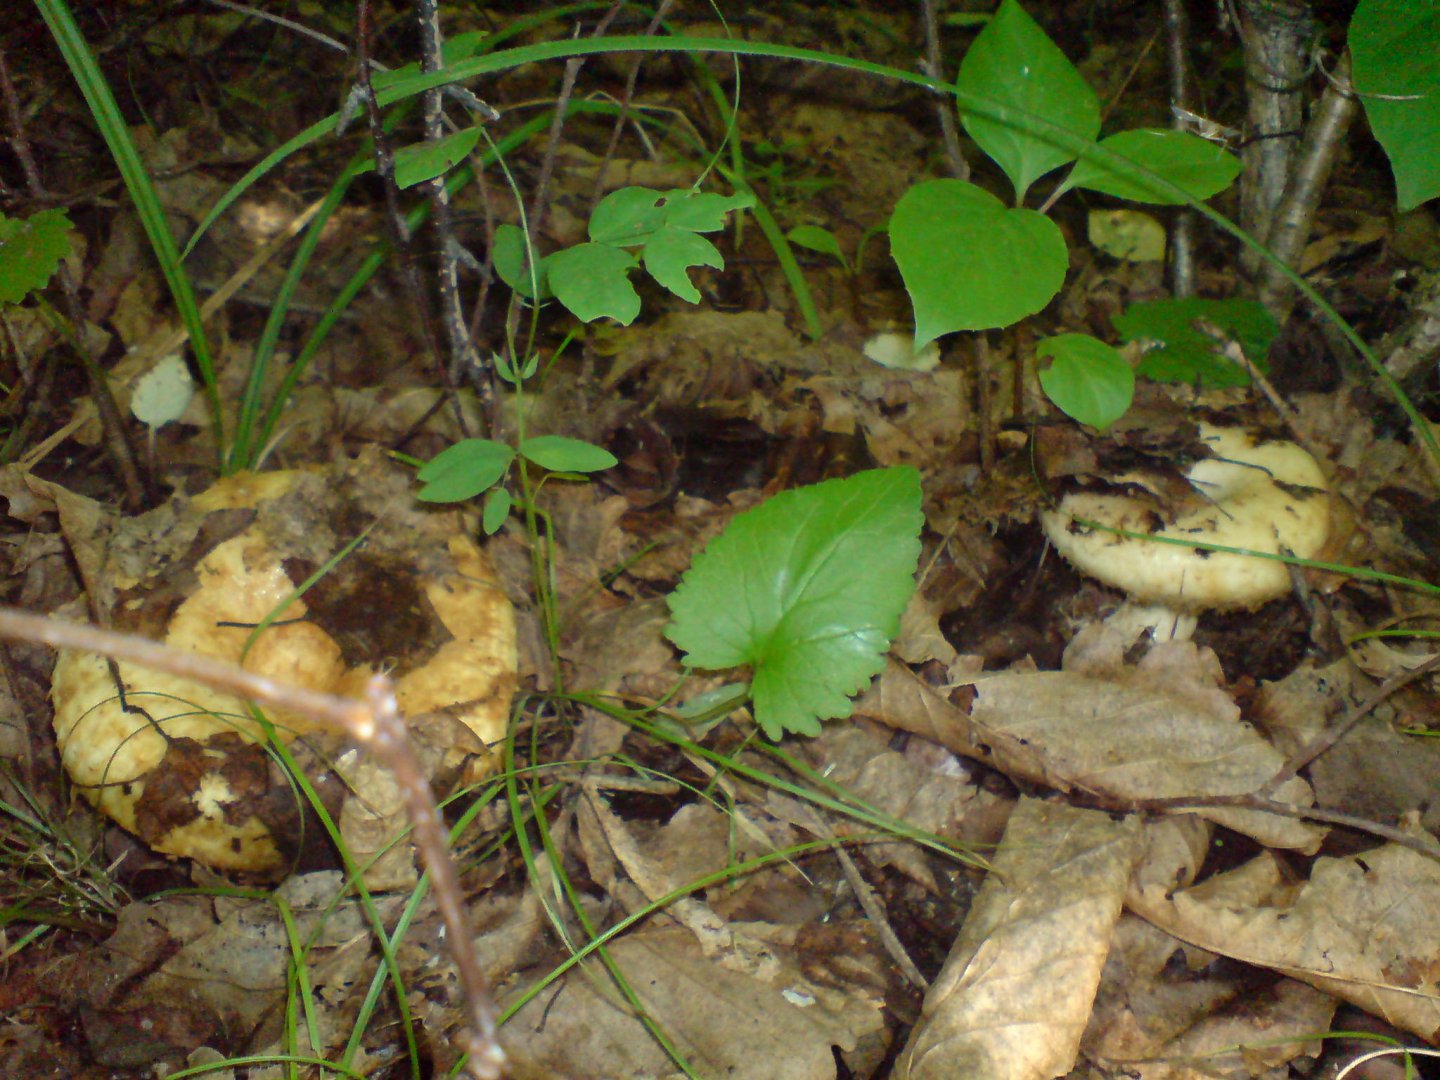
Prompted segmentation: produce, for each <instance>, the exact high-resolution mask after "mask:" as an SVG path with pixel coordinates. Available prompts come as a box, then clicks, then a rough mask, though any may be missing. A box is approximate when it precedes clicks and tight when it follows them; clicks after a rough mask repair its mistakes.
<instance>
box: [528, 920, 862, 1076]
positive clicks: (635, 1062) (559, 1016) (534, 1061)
mask: <svg viewBox="0 0 1440 1080" xmlns="http://www.w3.org/2000/svg"><path fill="white" fill-rule="evenodd" d="M835 929H836V930H838V929H839V928H838V927H837V928H835ZM774 947H775V950H776V963H775V964H774V965H772V966H773V967H774V969H775V970H774V976H773V980H772V981H769V982H762V981H760V980H759V979H757V978H754V977H752V976H751V975H749V974H746V973H742V972H735V971H728V970H726V969H725V968H724V967H722V966H720V965H719V964H716V963H714V962H712V961H710V960H707V959H706V958H705V957H704V956H703V955H702V954H701V949H700V946H699V945H698V944H697V943H696V941H695V939H694V937H693V936H692V935H691V934H690V932H689V931H688V930H685V929H679V928H676V929H662V930H653V931H646V932H642V933H639V934H635V935H633V936H630V937H626V938H623V939H621V940H620V941H618V942H615V943H613V944H611V945H610V946H609V952H610V956H611V959H612V960H613V962H614V963H615V964H616V965H617V966H618V967H619V968H620V970H621V971H622V972H624V975H625V978H626V981H627V982H628V983H629V985H630V986H631V987H632V988H633V989H634V991H635V993H636V994H637V995H638V996H639V998H640V1001H641V1003H642V1005H643V1006H644V1008H645V1010H646V1012H647V1013H648V1014H649V1016H650V1017H651V1018H652V1019H653V1020H654V1021H655V1023H656V1024H657V1025H658V1026H659V1027H660V1028H661V1030H663V1031H664V1032H665V1033H666V1035H667V1036H668V1037H669V1038H670V1039H671V1040H672V1041H673V1042H674V1044H675V1046H676V1047H677V1048H678V1049H679V1051H680V1053H681V1054H683V1055H684V1056H685V1058H686V1059H687V1060H688V1062H689V1063H690V1065H691V1067H692V1068H693V1069H694V1070H695V1072H696V1073H698V1074H699V1075H701V1076H724V1077H727V1078H728V1080H833V1078H834V1076H835V1058H834V1055H833V1053H832V1051H831V1047H832V1046H838V1047H840V1048H841V1050H842V1051H855V1050H856V1049H857V1048H859V1047H860V1046H861V1045H862V1042H867V1041H868V1042H874V1043H875V1044H876V1045H877V1046H878V1036H879V1034H880V1030H881V1024H882V1021H881V1015H880V1009H881V1006H882V1005H883V994H882V993H879V992H877V990H876V988H875V987H873V986H870V987H865V986H859V987H845V986H843V985H839V984H836V983H834V982H833V981H831V980H830V979H829V978H827V979H826V981H825V983H824V984H822V983H819V982H815V981H811V980H810V979H809V978H807V977H806V975H805V974H804V973H803V972H802V970H801V967H800V965H799V964H798V963H797V962H796V961H795V960H793V959H791V958H790V957H789V956H788V955H787V954H788V950H787V949H785V948H784V947H783V944H782V943H776V944H775V946H774ZM503 1034H504V1042H505V1049H506V1052H507V1053H508V1054H509V1055H510V1058H511V1062H512V1065H511V1073H510V1075H511V1077H512V1080H542V1078H544V1080H552V1078H553V1080H571V1078H573V1080H593V1078H595V1077H621V1076H654V1077H671V1076H678V1075H679V1070H678V1069H677V1068H676V1067H675V1066H674V1064H673V1063H672V1062H671V1061H670V1059H669V1058H668V1057H667V1056H666V1055H665V1053H664V1051H662V1050H661V1049H660V1047H659V1046H658V1044H657V1043H656V1042H655V1040H654V1038H653V1037H652V1036H651V1035H650V1034H649V1032H647V1031H646V1030H645V1028H644V1027H642V1026H641V1023H640V1021H639V1020H638V1019H636V1018H635V1017H634V1016H633V1015H632V1014H631V1013H630V1011H629V1009H628V1008H626V1007H625V1006H623V1004H621V999H620V997H619V994H618V992H617V991H616V990H615V989H614V987H613V985H612V984H611V983H610V980H609V976H608V975H607V974H606V973H605V970H604V968H602V967H601V966H600V965H599V964H589V965H587V966H586V974H585V975H584V976H578V975H574V974H572V975H571V976H570V977H567V978H566V979H565V981H564V983H563V984H562V985H561V986H559V987H557V988H554V989H551V990H547V991H546V992H545V993H542V994H540V995H539V996H538V997H536V998H535V999H534V1000H532V1001H530V1002H529V1003H528V1004H526V1005H525V1007H524V1008H522V1009H521V1010H520V1011H519V1012H518V1013H516V1015H515V1016H514V1017H513V1018H512V1019H511V1020H510V1022H509V1023H508V1024H507V1025H506V1026H505V1029H504V1033H503Z"/></svg>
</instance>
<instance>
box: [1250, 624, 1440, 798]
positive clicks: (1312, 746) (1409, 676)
mask: <svg viewBox="0 0 1440 1080" xmlns="http://www.w3.org/2000/svg"><path fill="white" fill-rule="evenodd" d="M1436 667H1440V653H1437V654H1435V655H1434V656H1432V657H1430V659H1428V660H1426V661H1425V662H1424V663H1423V664H1420V665H1418V666H1416V667H1413V668H1410V669H1409V670H1408V671H1402V672H1399V673H1398V674H1395V675H1392V676H1390V678H1388V679H1386V680H1385V681H1384V682H1383V683H1381V684H1380V685H1379V686H1377V687H1376V688H1375V691H1374V692H1373V693H1372V694H1371V695H1370V696H1369V697H1367V698H1366V699H1365V700H1364V701H1362V702H1360V703H1359V704H1358V705H1354V706H1352V707H1351V708H1350V709H1349V710H1348V711H1347V712H1346V713H1345V715H1344V716H1343V717H1341V718H1340V719H1339V720H1338V721H1336V722H1335V723H1334V724H1331V725H1330V727H1328V728H1326V729H1325V730H1324V731H1322V732H1321V733H1320V734H1319V735H1318V736H1316V737H1315V738H1314V739H1312V740H1311V741H1310V743H1309V745H1307V746H1304V747H1302V748H1301V749H1300V750H1299V751H1298V752H1296V753H1294V754H1292V755H1290V758H1289V759H1288V760H1287V761H1286V762H1285V764H1284V765H1283V766H1281V768H1280V771H1279V772H1277V773H1276V774H1275V775H1274V776H1272V777H1271V778H1270V779H1269V780H1268V781H1267V782H1266V784H1265V786H1264V787H1262V788H1261V789H1260V794H1261V795H1270V794H1273V793H1274V791H1275V789H1276V788H1278V787H1279V786H1280V785H1281V784H1283V783H1285V781H1287V780H1289V779H1290V778H1291V777H1293V776H1294V775H1295V774H1296V773H1298V772H1299V771H1300V770H1301V769H1303V768H1304V767H1305V766H1306V765H1309V764H1310V763H1311V762H1312V761H1314V760H1315V759H1316V758H1318V757H1319V756H1320V755H1321V754H1323V753H1325V752H1326V751H1327V750H1329V749H1330V748H1331V747H1332V746H1334V745H1335V744H1336V743H1338V742H1339V741H1340V740H1341V739H1343V738H1344V737H1345V736H1346V735H1348V734H1349V733H1350V732H1351V730H1353V729H1354V727H1355V725H1356V724H1358V723H1359V722H1360V721H1361V720H1363V719H1364V718H1365V717H1366V716H1368V715H1369V714H1370V713H1371V712H1372V711H1373V710H1374V709H1375V708H1376V706H1378V705H1380V704H1381V702H1383V701H1385V699H1386V698H1388V697H1390V695H1391V694H1394V693H1395V692H1396V691H1398V690H1401V689H1403V688H1404V687H1406V686H1409V685H1410V684H1411V683H1412V682H1414V681H1415V680H1416V679H1418V678H1420V677H1421V676H1422V675H1425V674H1427V673H1429V672H1431V671H1433V670H1435V668H1436Z"/></svg>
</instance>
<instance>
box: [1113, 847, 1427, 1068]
mask: <svg viewBox="0 0 1440 1080" xmlns="http://www.w3.org/2000/svg"><path fill="white" fill-rule="evenodd" d="M1128 903H1129V905H1130V907H1131V908H1132V910H1134V911H1136V912H1137V913H1139V914H1140V915H1143V916H1144V917H1145V918H1146V919H1149V920H1150V921H1151V922H1153V923H1155V924H1156V925H1157V926H1160V927H1162V928H1163V929H1165V930H1166V931H1168V932H1169V933H1171V934H1173V935H1175V936H1176V937H1178V938H1180V939H1182V940H1184V941H1189V942H1192V943H1194V944H1196V945H1199V946H1201V947H1202V948H1206V949H1209V950H1211V951H1212V952H1217V953H1221V954H1223V955H1225V956H1230V957H1234V958H1235V959H1237V960H1243V961H1245V962H1246V963H1251V964H1256V965H1259V966H1261V967H1267V968H1270V969H1272V970H1274V971H1279V972H1283V973H1285V974H1287V975H1290V976H1292V977H1294V978H1296V979H1300V980H1302V981H1304V982H1307V983H1309V984H1310V985H1311V986H1314V987H1315V988H1316V989H1319V990H1323V991H1324V992H1326V993H1328V994H1332V995H1334V996H1335V997H1339V998H1342V999H1343V1000H1345V1001H1349V1002H1351V1003H1353V1004H1355V1005H1357V1006H1359V1007H1360V1008H1361V1009H1364V1010H1365V1011H1367V1012H1370V1013H1373V1014H1375V1015H1376V1016H1379V1017H1381V1018H1382V1019H1384V1020H1385V1021H1387V1022H1388V1023H1390V1024H1393V1025H1394V1026H1395V1027H1398V1028H1403V1029H1404V1030H1406V1031H1411V1032H1414V1033H1415V1034H1416V1035H1419V1036H1420V1037H1421V1038H1423V1039H1427V1040H1432V1041H1433V1040H1434V1039H1436V1038H1437V1037H1440V937H1437V935H1436V933H1435V923H1436V913H1437V912H1440V862H1437V861H1436V859H1434V858H1427V857H1426V856H1424V855H1421V854H1420V853H1418V852H1416V851H1412V850H1411V849H1409V848H1406V847H1401V846H1400V845H1398V844H1387V845H1386V846H1384V847H1381V848H1377V849H1375V850H1374V851H1367V852H1364V853H1362V854H1359V855H1352V856H1349V857H1346V858H1323V859H1320V860H1318V861H1317V862H1316V863H1315V865H1314V867H1313V868H1312V870H1311V873H1310V880H1309V881H1308V882H1306V883H1303V884H1301V885H1292V884H1290V882H1289V875H1288V873H1287V872H1286V870H1285V868H1284V867H1283V866H1282V865H1281V864H1280V863H1279V861H1278V860H1277V859H1276V858H1275V857H1274V856H1273V855H1271V854H1270V853H1268V852H1266V853H1264V854H1262V855H1260V856H1258V857H1257V858H1255V859H1253V860H1251V861H1250V862H1249V863H1247V864H1245V865H1244V866H1241V867H1239V868H1237V869H1235V870H1232V871H1230V872H1229V873H1226V874H1222V875H1219V876H1217V877H1215V878H1211V879H1209V880H1208V881H1205V882H1203V883H1201V884H1200V885H1197V886H1195V887H1193V888H1191V889H1187V890H1184V891H1180V892H1174V893H1173V894H1172V893H1170V892H1168V891H1167V890H1166V889H1164V888H1163V887H1161V886H1158V885H1151V886H1147V887H1143V888H1136V889H1132V890H1131V894H1130V896H1129V898H1128Z"/></svg>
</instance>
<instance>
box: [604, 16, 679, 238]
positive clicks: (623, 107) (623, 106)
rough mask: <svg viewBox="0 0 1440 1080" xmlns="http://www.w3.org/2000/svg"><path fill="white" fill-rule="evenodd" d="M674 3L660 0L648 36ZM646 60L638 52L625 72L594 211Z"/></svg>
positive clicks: (646, 30)
mask: <svg viewBox="0 0 1440 1080" xmlns="http://www.w3.org/2000/svg"><path fill="white" fill-rule="evenodd" d="M674 3H675V0H660V3H659V4H658V5H657V6H656V8H655V14H654V15H653V16H651V18H650V21H649V23H647V24H646V26H645V31H644V33H645V36H646V37H653V36H654V34H655V32H656V31H657V30H659V29H660V24H661V23H662V22H663V21H664V20H665V16H666V15H668V14H669V13H670V8H671V7H672V6H674ZM644 61H645V56H644V54H643V53H641V54H637V55H636V57H635V59H634V60H632V61H630V70H629V71H627V72H626V73H625V92H624V93H623V94H621V95H620V111H619V112H618V113H616V114H615V123H614V124H613V125H612V126H611V128H610V140H609V142H607V143H606V144H605V152H604V153H603V154H601V155H600V162H599V164H597V165H596V167H595V184H594V186H593V187H592V188H591V191H590V209H591V211H592V212H593V211H594V209H595V207H596V205H597V204H598V203H599V202H600V196H601V195H602V194H603V193H604V189H605V167H606V166H607V165H608V164H609V163H610V159H611V158H613V157H614V156H615V149H616V147H618V146H619V145H620V133H621V132H622V131H624V130H625V125H626V124H627V123H629V122H630V103H631V102H632V101H634V100H635V86H636V84H637V83H638V82H639V81H640V67H641V65H642V64H643V63H644Z"/></svg>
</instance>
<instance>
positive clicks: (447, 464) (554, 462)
mask: <svg viewBox="0 0 1440 1080" xmlns="http://www.w3.org/2000/svg"><path fill="white" fill-rule="evenodd" d="M517 458H524V459H525V460H526V461H528V462H530V463H531V464H533V465H538V466H540V468H542V469H547V470H549V471H550V472H551V473H554V474H556V475H558V476H562V477H565V476H570V477H574V476H576V475H578V474H585V473H595V472H602V471H604V470H605V469H609V468H611V467H612V466H614V465H615V455H614V454H612V453H610V451H608V450H606V449H604V448H603V447H599V446H595V445H594V444H593V443H588V442H585V441H583V440H581V439H571V438H567V437H566V436H564V435H537V436H535V437H533V438H529V439H522V440H521V441H520V444H519V446H513V447H512V446H507V445H506V444H505V443H502V442H496V441H495V440H494V439H461V440H460V441H459V442H457V443H456V444H455V445H454V446H449V447H446V448H445V449H444V450H442V451H440V453H438V454H436V455H435V457H434V458H432V459H431V460H430V462H429V463H428V464H427V465H424V466H423V467H422V468H421V469H420V472H419V473H418V474H417V476H418V479H419V480H420V482H421V483H423V484H424V485H425V486H424V487H423V488H421V489H420V494H419V495H418V496H417V497H418V498H420V499H422V500H424V501H425V502H434V503H456V502H468V501H469V500H470V499H473V498H475V497H476V496H478V495H480V494H482V493H487V492H488V494H486V495H485V503H484V511H483V513H482V518H483V525H484V529H485V532H486V534H487V535H490V534H493V533H495V532H497V531H498V530H499V528H500V526H501V525H503V524H505V519H506V518H507V517H509V516H510V510H511V508H512V507H513V506H514V498H513V496H512V495H511V494H510V490H509V488H507V487H505V486H504V485H503V484H502V481H503V480H505V478H506V476H507V475H508V474H509V472H510V467H511V466H512V465H513V464H514V463H515V461H516V459H517Z"/></svg>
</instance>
